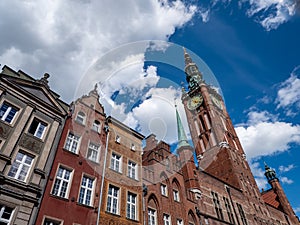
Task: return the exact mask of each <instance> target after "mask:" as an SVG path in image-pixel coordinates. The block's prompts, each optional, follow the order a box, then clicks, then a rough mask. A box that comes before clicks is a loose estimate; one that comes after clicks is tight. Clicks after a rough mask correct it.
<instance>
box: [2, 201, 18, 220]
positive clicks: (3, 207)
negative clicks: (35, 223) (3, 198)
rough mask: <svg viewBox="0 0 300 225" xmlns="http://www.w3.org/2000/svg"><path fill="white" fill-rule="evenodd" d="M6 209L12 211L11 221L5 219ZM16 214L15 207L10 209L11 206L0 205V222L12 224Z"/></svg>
mask: <svg viewBox="0 0 300 225" xmlns="http://www.w3.org/2000/svg"><path fill="white" fill-rule="evenodd" d="M6 208H9V209H12V210H11V212H10V214H9V215H10V216H9V219H5V218H3V214H4V212H5V209H6ZM14 212H15V208H14V207H10V206H7V205H4V204H3V205H2V204H0V222H3V223H6V224H7V225H9V224H11V222H12V219H13V217H14Z"/></svg>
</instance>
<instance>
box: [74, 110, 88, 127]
mask: <svg viewBox="0 0 300 225" xmlns="http://www.w3.org/2000/svg"><path fill="white" fill-rule="evenodd" d="M81 114H82V115H81ZM85 118H86V115H85V113H84V112H82V111H79V112H78V113H77V115H76V119H75V120H76V121H77V122H78V123H80V124H83V125H84V124H85Z"/></svg>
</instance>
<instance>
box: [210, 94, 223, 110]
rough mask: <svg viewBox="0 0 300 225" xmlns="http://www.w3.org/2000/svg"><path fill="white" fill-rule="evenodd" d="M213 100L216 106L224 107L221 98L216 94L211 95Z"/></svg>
mask: <svg viewBox="0 0 300 225" xmlns="http://www.w3.org/2000/svg"><path fill="white" fill-rule="evenodd" d="M211 100H212V102H213V103H214V104H215V106H217V107H218V108H219V109H223V105H222V102H221V101H220V100H219V99H217V98H216V97H215V96H213V95H211Z"/></svg>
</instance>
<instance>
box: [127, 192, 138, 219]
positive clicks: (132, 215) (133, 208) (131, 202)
mask: <svg viewBox="0 0 300 225" xmlns="http://www.w3.org/2000/svg"><path fill="white" fill-rule="evenodd" d="M137 203H138V202H137V194H135V193H132V192H127V204H126V217H127V218H128V219H131V220H137Z"/></svg>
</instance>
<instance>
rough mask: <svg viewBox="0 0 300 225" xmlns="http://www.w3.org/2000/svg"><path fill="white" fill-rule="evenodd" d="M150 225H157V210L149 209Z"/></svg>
mask: <svg viewBox="0 0 300 225" xmlns="http://www.w3.org/2000/svg"><path fill="white" fill-rule="evenodd" d="M148 225H157V217H156V210H155V209H151V208H148Z"/></svg>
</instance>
